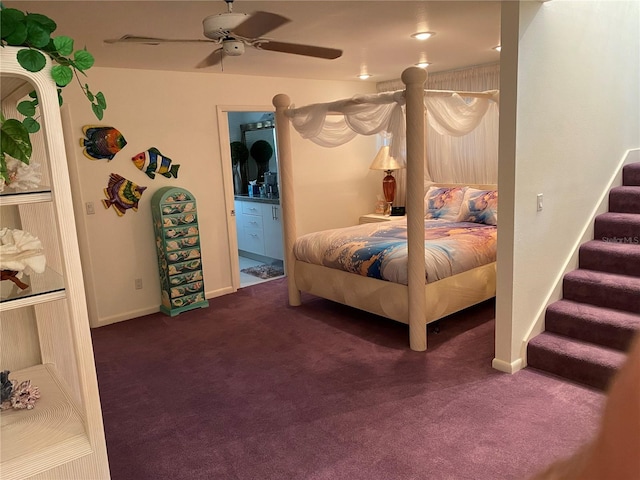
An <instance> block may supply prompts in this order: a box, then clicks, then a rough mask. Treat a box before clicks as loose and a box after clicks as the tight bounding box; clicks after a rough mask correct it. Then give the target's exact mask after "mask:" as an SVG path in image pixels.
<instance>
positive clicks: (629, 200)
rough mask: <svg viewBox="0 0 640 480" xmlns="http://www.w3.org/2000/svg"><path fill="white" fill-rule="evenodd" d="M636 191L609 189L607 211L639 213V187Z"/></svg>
mask: <svg viewBox="0 0 640 480" xmlns="http://www.w3.org/2000/svg"><path fill="white" fill-rule="evenodd" d="M636 190H637V192H634V193H630V192H627V191H623V192H616V191H611V193H610V194H609V211H610V212H618V213H640V188H637V189H636Z"/></svg>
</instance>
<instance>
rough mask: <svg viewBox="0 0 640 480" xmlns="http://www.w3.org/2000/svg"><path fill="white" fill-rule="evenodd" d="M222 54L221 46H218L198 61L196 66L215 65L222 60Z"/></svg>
mask: <svg viewBox="0 0 640 480" xmlns="http://www.w3.org/2000/svg"><path fill="white" fill-rule="evenodd" d="M223 55H224V53H223V51H222V48H218V49H217V50H214V51H213V52H211V53H210V54H209V55H207V56H206V57H205V58H204V59H202V61H201V62H200V63H198V64H197V65H196V68H207V67H212V66H214V65H217V64H218V63H220V62H222V56H223Z"/></svg>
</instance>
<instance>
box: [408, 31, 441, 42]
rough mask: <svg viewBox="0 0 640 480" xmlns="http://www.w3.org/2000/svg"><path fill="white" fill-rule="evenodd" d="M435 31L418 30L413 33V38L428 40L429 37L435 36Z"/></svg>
mask: <svg viewBox="0 0 640 480" xmlns="http://www.w3.org/2000/svg"><path fill="white" fill-rule="evenodd" d="M434 35H435V33H433V32H416V33H414V34H413V35H411V38H415V39H416V40H426V39H427V38H430V37H433V36H434Z"/></svg>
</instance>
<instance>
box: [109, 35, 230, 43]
mask: <svg viewBox="0 0 640 480" xmlns="http://www.w3.org/2000/svg"><path fill="white" fill-rule="evenodd" d="M212 42H213V43H217V42H216V41H215V40H209V39H189V38H156V37H140V36H137V35H123V36H122V37H120V38H110V39H107V40H105V41H104V43H142V44H144V45H159V44H161V43H212Z"/></svg>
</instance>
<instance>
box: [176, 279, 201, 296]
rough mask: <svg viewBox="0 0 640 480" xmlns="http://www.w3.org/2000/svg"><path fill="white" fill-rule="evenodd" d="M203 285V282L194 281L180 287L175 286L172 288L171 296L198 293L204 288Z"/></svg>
mask: <svg viewBox="0 0 640 480" xmlns="http://www.w3.org/2000/svg"><path fill="white" fill-rule="evenodd" d="M202 285H203V284H202V282H194V283H189V284H187V285H182V286H179V287H173V288H172V289H171V298H176V297H183V296H185V295H191V294H194V293H198V292H199V291H200V290H202Z"/></svg>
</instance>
